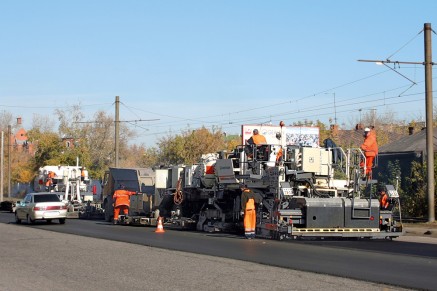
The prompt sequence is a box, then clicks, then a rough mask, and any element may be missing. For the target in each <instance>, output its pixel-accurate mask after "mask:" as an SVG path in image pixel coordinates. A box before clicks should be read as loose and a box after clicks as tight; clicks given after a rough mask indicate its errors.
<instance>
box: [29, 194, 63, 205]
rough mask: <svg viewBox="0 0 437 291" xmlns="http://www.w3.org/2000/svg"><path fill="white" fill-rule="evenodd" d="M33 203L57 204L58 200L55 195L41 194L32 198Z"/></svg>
mask: <svg viewBox="0 0 437 291" xmlns="http://www.w3.org/2000/svg"><path fill="white" fill-rule="evenodd" d="M33 200H34V202H35V203H38V202H59V198H58V196H57V195H56V194H42V195H35V196H33Z"/></svg>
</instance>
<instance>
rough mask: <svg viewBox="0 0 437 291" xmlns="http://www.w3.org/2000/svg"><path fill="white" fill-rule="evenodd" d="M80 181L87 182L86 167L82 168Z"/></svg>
mask: <svg viewBox="0 0 437 291" xmlns="http://www.w3.org/2000/svg"><path fill="white" fill-rule="evenodd" d="M80 180H81V181H85V167H82V168H81V170H80Z"/></svg>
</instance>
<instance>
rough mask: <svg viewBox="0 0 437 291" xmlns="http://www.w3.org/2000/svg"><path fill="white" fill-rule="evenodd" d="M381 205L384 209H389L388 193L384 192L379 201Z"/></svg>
mask: <svg viewBox="0 0 437 291" xmlns="http://www.w3.org/2000/svg"><path fill="white" fill-rule="evenodd" d="M379 205H380V206H381V208H382V209H387V208H388V206H389V203H388V196H387V193H384V194H383V195H382V196H381V201H380V202H379Z"/></svg>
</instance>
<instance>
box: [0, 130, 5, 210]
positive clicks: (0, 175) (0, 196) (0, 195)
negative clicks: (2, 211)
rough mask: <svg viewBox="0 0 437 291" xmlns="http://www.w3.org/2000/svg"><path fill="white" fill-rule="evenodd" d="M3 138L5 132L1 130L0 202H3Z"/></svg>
mask: <svg viewBox="0 0 437 291" xmlns="http://www.w3.org/2000/svg"><path fill="white" fill-rule="evenodd" d="M4 139H5V133H4V131H2V138H1V145H0V151H1V153H0V170H1V173H0V202H3V177H4V171H3V170H4V167H3V158H4V153H3V151H4V148H3V144H4V142H3V140H4Z"/></svg>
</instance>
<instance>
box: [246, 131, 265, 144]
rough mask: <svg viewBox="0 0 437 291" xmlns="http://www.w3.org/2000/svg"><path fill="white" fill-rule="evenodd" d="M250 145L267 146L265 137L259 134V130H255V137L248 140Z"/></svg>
mask: <svg viewBox="0 0 437 291" xmlns="http://www.w3.org/2000/svg"><path fill="white" fill-rule="evenodd" d="M247 143H248V144H256V145H259V144H267V140H266V138H265V136H264V135H262V134H259V131H258V129H256V128H255V129H254V130H253V135H252V136H251V137H250V138H249V139H248V140H247Z"/></svg>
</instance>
